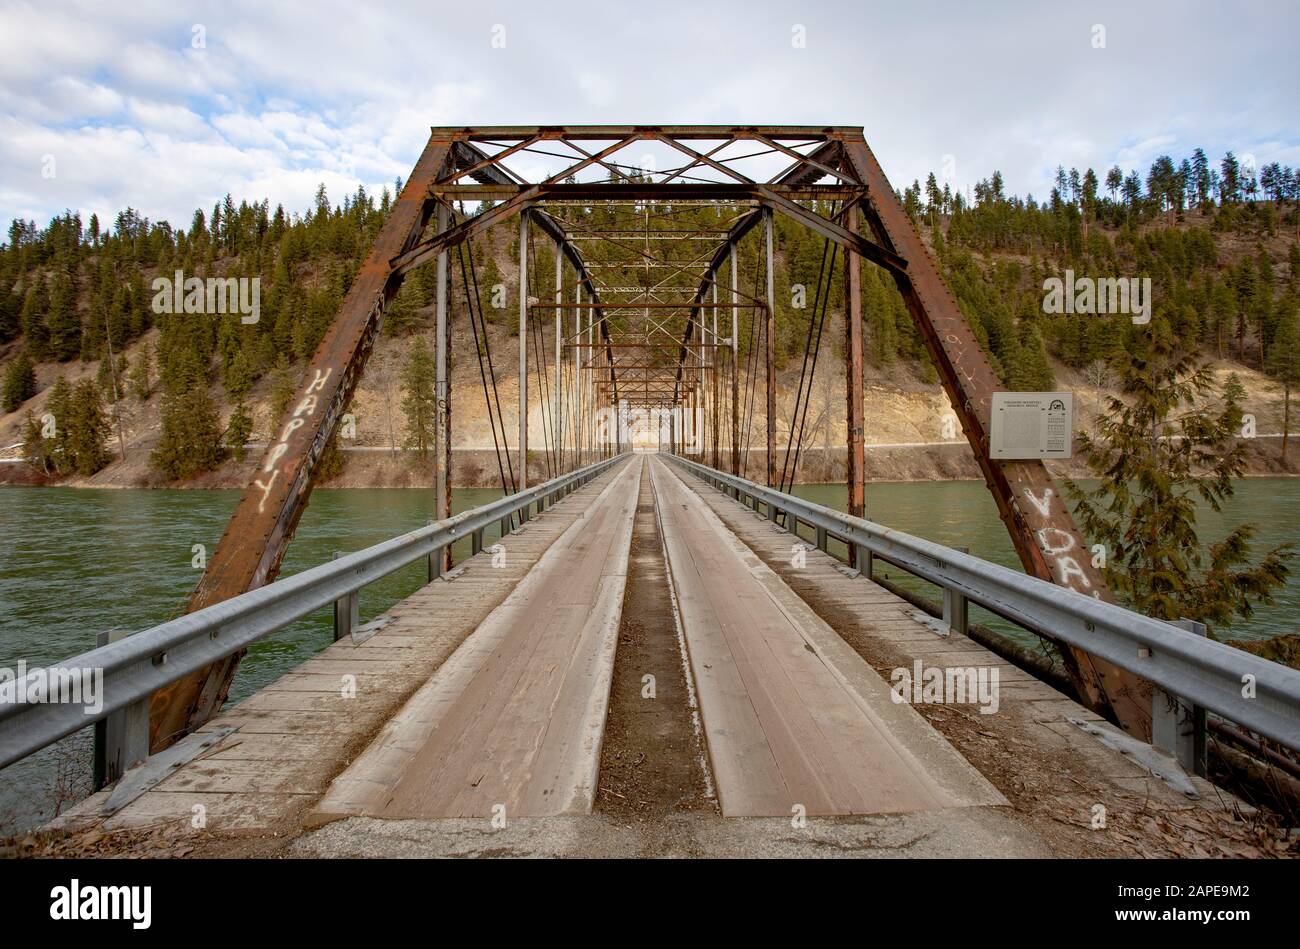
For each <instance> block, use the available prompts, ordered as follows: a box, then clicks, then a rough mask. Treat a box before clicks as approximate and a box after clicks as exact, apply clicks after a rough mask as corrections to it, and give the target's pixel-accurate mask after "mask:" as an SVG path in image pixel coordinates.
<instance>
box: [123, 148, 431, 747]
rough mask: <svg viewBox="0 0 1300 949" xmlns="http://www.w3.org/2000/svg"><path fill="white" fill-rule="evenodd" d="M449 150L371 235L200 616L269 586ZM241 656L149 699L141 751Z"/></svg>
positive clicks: (203, 713) (176, 725)
mask: <svg viewBox="0 0 1300 949" xmlns="http://www.w3.org/2000/svg"><path fill="white" fill-rule="evenodd" d="M451 145H452V140H451V139H450V138H449V137H439V136H438V135H436V134H435V135H433V136H432V137H431V138H430V139H429V142H428V144H426V145H425V147H424V151H423V153H422V154H421V155H420V158H419V161H417V162H416V165H415V169H414V171H412V173H411V176H410V178H409V179H408V180H407V183H406V187H404V188H403V189H402V192H401V194H399V195H398V197H397V200H396V201H395V202H394V204H393V207H392V209H391V210H390V212H389V215H388V219H387V220H386V221H385V222H384V226H383V227H382V228H381V229H380V231H379V235H378V236H377V237H376V238H375V242H374V245H373V246H372V248H371V250H370V253H369V254H368V255H367V256H366V259H365V261H364V262H363V263H362V265H361V269H360V270H359V271H358V272H357V275H356V278H355V279H354V280H353V282H352V286H351V287H350V288H349V290H348V294H347V296H346V298H345V299H344V301H343V306H342V308H341V309H340V311H339V315H338V318H337V319H335V321H334V322H333V324H332V325H331V326H330V328H329V330H328V331H327V332H326V334H325V338H324V339H322V340H321V343H320V345H319V346H318V347H317V348H316V352H315V354H314V355H313V356H312V359H311V362H310V363H309V364H308V366H307V371H306V375H305V378H304V381H303V382H302V384H301V385H299V387H298V390H297V392H296V393H295V395H294V398H293V400H292V402H290V409H289V414H288V417H287V419H285V420H284V421H283V422H282V423H281V425H280V430H279V435H278V437H277V438H276V440H275V441H274V443H273V444H272V445H271V446H270V447H269V448H268V449H267V452H266V455H265V457H264V458H263V460H262V462H261V464H259V465H258V468H257V471H256V472H255V473H254V475H253V478H252V481H251V483H250V484H249V485H248V487H247V488H245V489H244V496H243V498H242V499H241V500H240V502H239V506H238V507H237V508H236V509H235V513H234V515H233V516H232V517H231V519H230V523H229V524H227V525H226V530H225V533H224V534H223V535H222V537H221V541H220V543H219V544H218V545H217V549H216V552H215V553H214V554H213V555H212V558H211V559H210V560H209V562H208V566H207V569H206V570H205V571H204V573H203V576H202V578H201V579H200V580H199V584H198V587H197V588H196V589H195V590H194V593H193V594H192V595H191V596H190V600H189V604H188V606H187V611H188V612H194V611H195V610H199V609H202V608H203V607H206V606H210V605H212V604H213V603H217V602H220V601H222V600H225V599H228V598H230V597H232V596H237V595H238V594H240V593H245V592H247V591H248V590H252V589H255V588H257V587H260V586H264V585H265V584H267V583H270V582H271V581H272V580H274V579H275V576H276V574H277V573H278V572H279V569H280V563H281V561H282V560H283V559H284V554H285V551H286V550H287V549H288V546H289V541H290V539H291V538H292V537H293V533H294V530H295V529H296V528H297V526H298V520H299V518H301V517H302V512H303V511H304V510H305V509H306V507H307V501H308V498H309V497H310V496H311V489H312V477H313V474H314V472H315V470H316V465H317V463H318V462H319V461H320V458H321V455H322V454H323V453H324V451H325V446H326V444H327V443H328V442H329V440H330V437H331V436H332V435H333V434H334V429H335V427H336V426H337V424H338V421H339V418H340V417H341V416H342V414H343V410H344V408H345V407H346V406H347V404H348V400H349V399H351V397H352V393H353V390H354V389H355V388H356V384H357V380H358V379H359V378H360V376H361V371H362V369H363V368H364V366H365V364H366V360H367V358H368V357H369V355H370V350H371V348H372V347H373V345H374V341H375V337H376V336H377V335H378V332H379V325H380V321H381V320H382V318H383V313H384V309H385V307H386V306H387V304H388V303H389V302H390V301H391V300H392V299H393V297H394V296H396V295H397V290H398V288H399V287H400V286H401V277H400V275H396V274H394V268H393V264H392V260H393V258H394V257H396V256H398V255H399V254H401V253H402V252H403V251H405V250H406V249H408V248H410V247H411V246H412V245H413V244H415V242H416V241H417V240H418V239H419V236H420V233H421V231H423V229H424V227H425V225H426V224H427V223H428V220H429V217H430V215H431V214H432V213H433V210H434V200H433V199H432V198H430V197H429V196H428V188H429V185H431V184H432V183H433V182H434V181H435V180H436V179H437V177H438V174H439V172H440V171H441V170H442V167H443V165H444V163H445V162H446V160H447V155H448V151H449V149H450V147H451ZM242 655H243V653H242V652H237V653H235V654H233V655H231V656H230V657H228V658H227V659H225V660H223V661H221V662H219V663H216V664H214V665H212V666H210V667H208V669H206V670H205V671H204V672H202V673H199V674H198V675H194V676H190V677H187V678H185V679H181V680H179V681H177V682H175V683H173V684H171V685H169V686H167V687H166V688H163V689H160V690H159V691H158V692H156V693H154V695H153V697H152V699H151V700H150V703H149V733H150V735H149V747H150V750H151V751H160V750H161V749H163V748H166V747H167V746H168V745H170V744H172V743H173V742H174V741H176V740H177V739H178V738H180V737H182V736H184V735H185V734H187V733H188V732H190V731H192V730H193V729H194V728H196V727H197V726H198V725H200V724H202V723H203V722H204V721H206V720H207V719H208V718H210V717H211V716H212V715H214V714H215V713H216V712H217V711H218V710H219V709H220V708H221V705H222V703H223V702H224V701H225V699H226V696H227V694H228V693H229V691H230V683H231V680H232V679H233V677H234V674H235V669H236V668H237V667H238V665H239V660H240V657H241V656H242Z"/></svg>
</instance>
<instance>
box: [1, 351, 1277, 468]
mask: <svg viewBox="0 0 1300 949" xmlns="http://www.w3.org/2000/svg"><path fill="white" fill-rule="evenodd" d="M458 329H463V330H464V333H463V334H460V335H456V333H455V331H456V330H458ZM453 331H454V332H453V338H454V339H469V338H470V336H469V327H468V326H467V325H466V326H464V327H455V326H453ZM492 336H493V340H492V346H493V351H494V353H495V354H496V356H495V363H496V366H497V370H498V373H497V383H496V390H497V392H498V394H499V399H500V405H501V413H500V421H499V423H498V425H497V439H498V440H499V439H500V438H501V432H500V426H501V424H504V431H505V440H506V441H507V442H509V443H510V444H511V445H514V444H515V443H516V442H517V435H518V425H519V423H518V411H517V406H518V382H517V379H518V376H517V370H516V363H515V360H513V359H506V358H504V356H505V355H506V354H509V353H512V352H514V351H515V349H514V343H515V341H514V340H513V339H512V338H511V337H509V335H508V334H507V332H506V330H505V327H504V326H495V327H493V332H492ZM145 342H148V343H149V345H150V347H151V348H152V349H154V350H155V351H156V349H157V331H151V332H150V333H148V334H146V336H145V337H143V339H142V340H139V341H137V342H136V343H135V344H134V345H133V346H132V347H130V349H128V351H127V356H128V358H129V359H131V360H132V361H134V360H135V359H136V358H137V356H138V353H139V350H140V348H141V346H142V345H143V343H145ZM409 345H410V339H409V338H405V339H403V338H391V337H381V338H380V340H379V341H378V343H377V345H376V347H375V352H374V354H373V355H372V357H371V359H370V362H369V364H368V365H367V367H366V372H365V375H364V376H363V377H362V380H361V383H360V385H359V386H358V389H357V392H356V394H355V396H354V398H353V401H352V405H351V408H350V411H351V413H352V415H353V417H354V418H355V422H356V426H355V428H356V437H355V438H353V439H345V440H342V441H340V447H341V448H342V458H343V468H342V471H341V473H340V474H339V475H337V476H336V477H335V478H333V479H332V480H330V481H329V482H327V484H328V486H330V487H339V488H362V487H370V488H381V487H392V488H401V487H431V486H432V461H431V459H425V460H422V459H420V458H419V457H418V456H417V454H416V453H415V452H413V451H410V450H407V449H406V448H405V447H404V445H405V441H406V420H405V415H404V413H403V411H402V398H403V392H402V368H403V366H404V364H405V359H406V353H407V350H408V349H409ZM471 345H472V344H471ZM543 351H545V352H548V353H549V352H553V349H552V347H551V344H546V343H545V342H544V345H543ZM5 355H7V354H4V353H0V359H3V358H4V356H5ZM97 369H98V364H97V363H93V362H92V363H87V364H82V363H78V362H72V363H64V364H51V363H45V364H41V365H39V366H38V367H37V379H38V385H39V390H40V391H38V392H37V394H36V395H35V396H34V397H33V398H31V399H30V400H28V401H27V402H26V403H25V404H24V405H22V406H20V407H19V408H18V410H17V411H15V412H12V413H9V414H8V415H0V484H43V483H58V484H63V485H68V486H75V487H101V488H140V487H183V488H234V487H243V486H244V485H246V484H247V483H248V479H249V477H250V475H251V473H252V472H253V471H254V469H255V467H256V464H257V462H258V459H259V458H260V457H261V455H262V452H263V450H264V447H265V445H266V444H267V443H268V441H269V440H270V435H271V431H272V428H273V422H274V420H273V419H272V418H271V414H272V412H271V380H270V378H269V376H268V377H264V378H263V379H262V380H260V381H259V382H258V384H257V385H256V386H255V387H254V389H253V392H252V393H251V396H250V407H251V410H252V413H253V417H254V428H253V434H252V438H251V443H250V445H249V448H248V453H247V457H246V458H245V460H244V462H242V463H241V462H236V461H234V460H233V459H231V460H228V461H227V462H226V463H225V464H224V465H222V466H221V468H219V469H218V470H216V471H213V472H209V473H207V474H204V475H200V476H199V477H197V478H194V479H192V480H190V481H187V482H184V483H170V484H169V483H167V482H165V481H164V480H163V479H162V478H161V477H160V476H159V475H158V473H157V472H156V471H154V469H153V468H152V467H151V466H150V464H149V454H150V452H151V451H152V450H153V447H154V445H155V444H156V442H157V439H158V433H159V430H160V423H161V401H162V400H161V397H160V395H158V394H157V393H154V394H153V395H152V396H151V397H150V398H149V399H147V400H144V401H140V400H138V399H135V398H132V397H130V396H128V397H127V398H125V399H124V400H123V402H122V404H121V418H122V425H121V433H120V437H119V433H118V431H117V430H116V428H115V430H114V432H113V436H112V438H111V439H110V446H109V447H110V448H111V449H112V451H113V452H114V455H115V458H114V461H113V462H112V463H111V464H110V465H108V466H107V467H106V468H104V469H103V470H102V471H100V472H98V473H97V474H95V475H94V476H93V477H91V478H76V477H73V478H66V479H59V480H57V481H52V480H51V479H47V478H45V477H43V476H41V475H40V474H38V473H37V472H35V471H33V470H32V469H31V468H30V467H28V466H27V465H26V464H22V463H21V462H20V458H21V442H22V438H23V423H24V419H25V416H26V413H27V412H28V411H30V412H31V413H32V414H33V415H35V416H37V417H39V416H40V415H41V414H42V413H43V412H44V411H45V406H46V402H47V401H48V397H49V392H50V387H51V386H52V385H53V383H54V381H55V379H56V378H57V377H58V376H60V375H62V376H64V377H66V378H67V379H68V380H69V381H70V382H76V381H78V380H79V379H82V378H85V377H88V376H89V377H93V376H94V375H95V373H96V370H97ZM1219 371H1220V372H1221V373H1224V374H1226V373H1227V372H1230V371H1231V372H1236V373H1237V375H1238V376H1239V378H1240V379H1241V381H1242V384H1243V385H1244V387H1245V389H1246V404H1245V408H1246V411H1247V412H1249V413H1250V414H1251V415H1252V416H1254V421H1255V432H1256V437H1254V438H1253V439H1251V440H1250V441H1249V448H1250V450H1249V453H1248V469H1247V473H1248V474H1251V475H1292V474H1297V473H1300V446H1296V447H1292V448H1291V449H1290V451H1289V453H1288V454H1289V459H1283V458H1282V455H1281V450H1280V449H1281V438H1280V437H1279V435H1280V432H1281V430H1282V417H1283V404H1282V392H1281V388H1280V386H1278V385H1277V384H1276V383H1274V382H1273V381H1272V380H1271V379H1269V378H1268V377H1267V376H1264V375H1263V374H1261V373H1259V372H1256V371H1254V370H1252V369H1249V368H1246V367H1244V366H1240V365H1236V364H1232V363H1224V364H1223V366H1222V368H1221V369H1220V370H1219ZM1056 374H1057V385H1058V387H1059V388H1061V389H1068V390H1071V391H1073V392H1074V393H1075V424H1076V429H1079V430H1088V429H1091V428H1092V426H1093V425H1094V423H1095V420H1096V417H1097V415H1098V413H1099V412H1100V411H1102V410H1103V409H1104V407H1105V401H1106V399H1107V398H1109V397H1110V396H1111V395H1112V393H1111V391H1109V390H1107V389H1103V388H1098V387H1096V386H1094V385H1092V384H1090V382H1089V380H1088V379H1086V378H1085V377H1084V376H1083V375H1082V374H1080V373H1077V372H1074V371H1072V370H1070V369H1068V368H1066V367H1064V366H1060V365H1058V366H1057V367H1056ZM565 375H566V378H565V379H564V380H563V385H564V387H565V388H566V390H567V389H568V388H569V387H570V386H571V384H572V380H571V378H570V377H568V374H567V373H566V374H565ZM798 383H799V366H798V365H797V364H792V365H791V366H789V367H787V368H786V369H785V370H784V371H782V372H781V373H779V374H778V389H779V391H778V396H777V419H776V433H777V434H776V444H777V452H778V462H777V468H778V471H779V470H780V469H781V468H782V466H783V463H784V460H785V454H786V446H787V444H788V442H789V438H790V429H791V424H792V422H793V415H794V402H795V393H796V390H797V387H798ZM758 385H759V391H758V392H756V393H754V398H753V399H752V404H753V405H754V410H755V414H754V416H753V420H752V422H751V423H750V425H749V427H748V444H749V452H748V454H747V457H748V464H747V466H746V471H747V473H748V474H749V476H751V477H755V478H759V479H761V478H762V477H763V475H764V473H765V471H766V462H765V459H764V453H763V450H762V449H763V444H764V442H765V440H766V425H767V419H766V417H765V415H764V414H763V412H762V408H763V404H764V401H765V400H764V398H763V396H762V391H761V388H762V380H761V378H760V379H759V380H758ZM451 386H452V400H451V403H452V409H451V416H452V429H453V432H454V433H455V444H454V446H453V481H454V483H455V484H457V485H459V486H462V487H496V486H499V484H500V469H499V465H498V458H497V453H496V451H495V450H494V448H493V442H494V438H493V426H492V425H491V424H490V422H489V415H488V412H487V408H486V406H487V402H486V400H485V398H484V393H483V383H482V380H481V378H480V375H479V368H478V361H477V360H476V359H475V358H474V353H473V351H472V350H470V351H468V352H465V351H464V348H463V347H462V348H461V349H460V350H458V351H456V352H454V353H453V371H452V380H451ZM529 387H530V392H529V401H530V404H532V406H533V408H532V409H531V411H530V415H529V423H528V427H529V480H530V481H532V482H536V481H537V480H539V479H544V478H545V477H546V476H547V471H548V470H549V469H548V457H551V456H552V452H551V451H550V441H551V440H552V436H551V435H550V422H549V416H548V415H544V414H543V411H542V408H541V402H542V400H541V399H539V398H538V397H537V394H538V389H539V380H538V377H537V376H535V375H531V376H530V378H529ZM555 387H556V380H555V372H554V366H553V365H549V366H548V367H547V369H546V371H545V389H546V399H547V401H548V402H553V401H554V398H555V395H554V393H555ZM727 388H729V387H728V386H723V391H724V394H725V392H726V390H727ZM746 391H747V386H746V384H745V380H744V378H743V377H742V380H741V392H742V401H744V402H745V403H746V404H748V401H749V400H747V399H745V398H744V397H745V393H746ZM844 391H845V387H844V378H843V374H842V371H841V370H840V365H839V362H838V361H837V360H829V361H827V362H825V363H823V367H819V370H818V373H817V378H816V381H815V383H814V385H813V388H812V394H811V397H810V401H809V407H808V411H807V417H806V420H805V422H804V427H803V430H804V438H803V445H804V449H803V452H802V455H801V457H800V463H799V470H798V474H797V479H796V480H799V481H803V482H836V481H843V480H844V477H845V463H844V458H845V449H844V445H845V439H846V429H845V423H844V414H845V413H844V398H845V396H844ZM212 393H213V396H214V398H216V399H217V400H218V403H219V405H220V406H221V412H222V417H223V419H224V418H226V417H228V416H229V412H230V407H229V406H228V405H226V404H225V401H224V398H223V392H222V391H221V388H220V386H219V385H214V386H213V390H212ZM865 401H866V440H867V453H866V476H867V478H868V479H869V480H873V481H947V480H956V479H978V478H980V477H981V476H980V473H979V470H978V467H977V466H976V464H975V461H974V459H973V457H972V456H971V452H970V449H969V447H968V446H967V444H966V442H965V440H964V438H963V437H962V436H961V434H960V427H959V426H958V425H957V423H956V417H955V415H954V414H953V412H952V408H951V406H950V404H949V402H948V399H947V397H946V396H945V394H944V392H943V390H942V388H941V387H940V386H939V385H938V384H937V383H935V384H926V383H924V382H922V381H920V379H919V376H918V373H917V371H916V367H912V366H908V365H904V364H895V365H894V366H892V367H889V368H887V369H883V370H882V369H870V370H869V375H868V379H867V385H866V399H865ZM745 414H746V413H745V412H744V411H742V413H741V415H742V418H743V417H744V415H745ZM728 418H729V410H727V411H726V412H724V413H723V416H722V424H723V427H724V431H727V429H726V426H727V424H728V422H727V419H728ZM742 425H743V422H742ZM725 437H726V438H729V437H730V436H729V434H727V435H726V436H725ZM566 440H567V436H566ZM650 444H653V442H650ZM742 444H743V438H742ZM123 447H124V453H125V460H123V459H122V458H121V457H118V456H120V454H121V453H122V452H123ZM726 457H727V456H726V455H725V453H724V454H723V456H722V461H723V464H724V466H726V465H727V464H729V462H728V461H727V460H726ZM703 460H705V461H709V460H711V455H710V454H709V453H708V452H706V453H705V455H704V459H703ZM552 463H553V462H552ZM1051 467H1052V469H1053V472H1054V473H1056V474H1059V475H1073V476H1078V475H1084V474H1086V473H1087V472H1086V470H1085V469H1084V468H1083V466H1082V464H1081V461H1080V460H1079V459H1077V458H1076V459H1075V460H1073V461H1071V462H1066V463H1056V462H1053V463H1052V464H1051Z"/></svg>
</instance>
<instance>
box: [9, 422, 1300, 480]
mask: <svg viewBox="0 0 1300 949" xmlns="http://www.w3.org/2000/svg"><path fill="white" fill-rule="evenodd" d="M1246 443H1247V455H1246V471H1245V473H1244V476H1245V477H1248V478H1279V477H1296V476H1297V475H1300V447H1294V448H1291V449H1290V451H1289V452H1288V455H1289V458H1288V459H1283V457H1282V455H1281V437H1280V436H1278V435H1261V436H1257V437H1256V438H1253V439H1247V440H1246ZM146 449H147V446H144V445H138V444H137V445H135V446H133V447H132V449H131V450H129V451H128V457H127V460H126V461H125V462H123V461H121V460H118V461H116V462H114V463H113V464H111V465H109V466H108V467H107V468H105V469H104V470H102V471H100V472H99V473H97V474H95V475H94V476H93V477H90V478H79V477H75V476H74V477H69V478H49V477H45V476H43V475H42V474H41V473H40V472H37V471H35V470H33V469H32V468H31V467H30V466H28V465H27V464H25V463H23V462H21V461H12V460H9V461H4V462H3V463H0V485H21V486H24V487H41V486H47V485H48V486H58V487H68V488H167V489H196V490H211V489H214V488H241V489H242V488H243V487H244V486H246V485H247V484H248V482H249V479H250V478H251V477H252V476H253V474H254V473H255V472H256V470H257V466H258V464H259V463H260V461H261V458H262V455H263V453H264V451H265V446H264V445H250V446H249V449H248V453H247V455H246V456H245V459H244V461H243V462H236V461H234V460H233V459H230V460H228V461H226V463H225V464H223V465H222V466H221V467H220V468H218V469H217V470H216V471H212V472H207V473H205V474H203V475H200V476H198V477H196V478H193V479H191V480H189V481H185V482H168V481H165V480H163V479H162V478H160V477H159V476H158V474H157V473H156V472H155V471H153V470H152V469H151V468H150V467H149V465H148V451H147V450H146ZM340 454H341V458H342V462H343V464H342V469H341V470H340V471H339V472H338V473H337V474H336V475H334V476H333V477H332V478H329V479H327V480H324V481H322V482H320V486H321V487H330V488H431V487H433V468H432V464H433V463H432V458H431V457H430V458H427V459H425V460H423V461H422V460H421V459H420V458H419V456H418V455H417V454H416V453H415V452H413V451H405V450H401V449H398V450H393V449H390V448H379V447H371V446H358V447H351V446H344V447H343V448H342V449H341V452H340ZM845 454H846V451H845V448H844V447H843V446H839V447H832V448H829V449H828V448H822V447H818V448H806V449H805V450H804V451H803V452H802V454H801V456H800V459H799V465H798V470H797V472H796V475H795V483H796V484H837V483H839V484H842V483H844V481H845V480H846V478H847V468H846V465H845ZM865 457H866V467H865V476H866V480H867V481H868V482H872V483H893V482H900V483H909V482H927V481H982V480H983V476H982V475H981V474H980V470H979V466H978V465H977V464H976V462H975V458H974V456H973V455H972V453H971V450H970V446H969V445H967V444H966V442H965V441H946V442H913V443H902V444H900V443H891V444H876V445H868V446H867V450H866V453H865ZM784 459H785V452H784V450H781V449H778V455H777V470H778V471H781V470H782V469H783V467H784ZM575 460H576V459H574V458H572V457H571V456H570V455H569V454H567V453H566V456H565V467H566V468H567V467H568V465H569V464H570V463H571V462H573V461H575ZM700 460H702V461H704V462H705V463H708V462H710V460H711V458H710V456H709V455H708V454H707V453H705V454H704V455H703V456H701V457H700ZM511 462H512V463H513V464H515V465H517V464H518V461H517V458H516V457H515V456H514V453H513V452H512V453H511ZM720 462H721V467H723V468H724V469H726V470H730V462H729V456H728V454H727V453H726V452H723V453H722V455H721V458H720ZM503 464H504V458H503V459H502V461H501V462H500V463H499V462H498V456H497V454H496V452H495V451H494V450H493V449H491V448H460V449H455V450H453V452H452V483H453V484H455V485H457V486H459V487H465V488H500V487H501V477H502V466H503ZM554 465H555V461H554V458H553V455H552V454H550V453H547V452H545V451H530V452H529V462H528V479H529V482H530V483H533V484H536V483H538V482H539V481H544V480H546V479H547V478H548V477H550V476H551V475H550V472H551V471H552V470H553V468H554ZM1048 468H1049V470H1050V471H1051V473H1052V475H1053V476H1054V477H1057V478H1086V477H1089V476H1090V472H1089V471H1088V469H1087V467H1086V466H1085V465H1083V464H1082V461H1081V459H1078V458H1075V459H1071V460H1070V461H1064V462H1062V461H1051V462H1048ZM766 472H767V465H766V459H765V452H763V451H762V450H751V451H750V452H749V456H748V463H747V465H746V466H745V471H744V474H745V476H746V477H748V478H751V479H753V480H756V481H762V480H763V479H764V478H765V477H766ZM506 478H507V480H509V479H510V475H509V474H507V475H506Z"/></svg>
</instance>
